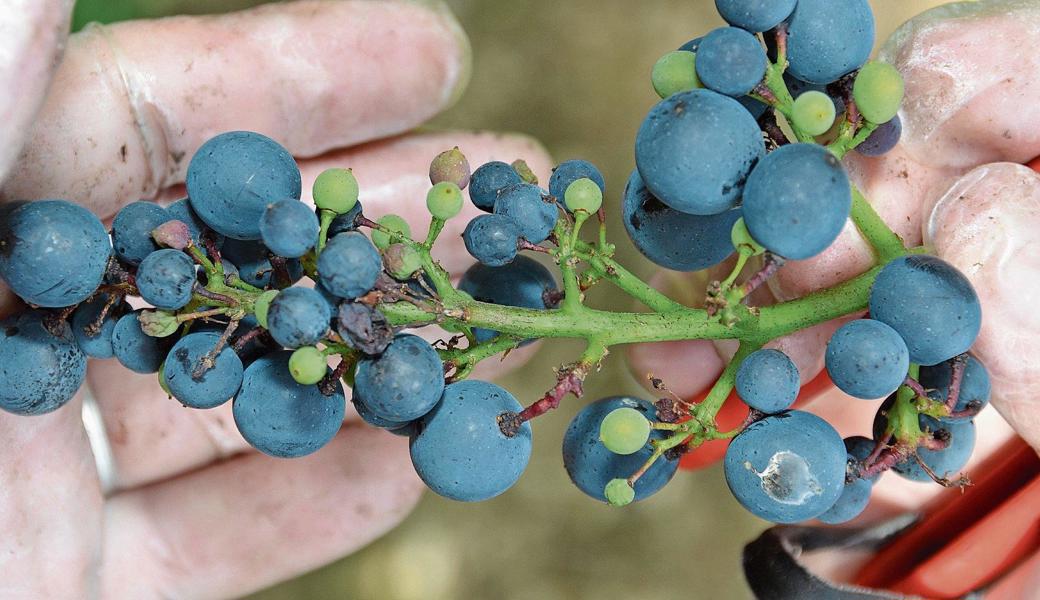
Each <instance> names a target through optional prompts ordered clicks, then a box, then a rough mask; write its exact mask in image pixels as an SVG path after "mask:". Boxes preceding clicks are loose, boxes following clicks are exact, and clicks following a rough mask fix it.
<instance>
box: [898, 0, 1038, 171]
mask: <svg viewBox="0 0 1040 600" xmlns="http://www.w3.org/2000/svg"><path fill="white" fill-rule="evenodd" d="M1037 26H1040V6H1037V4H1036V3H1034V2H1022V1H1020V0H986V1H983V2H959V3H956V4H953V5H950V6H943V7H940V8H937V9H933V10H931V11H928V12H926V13H923V14H922V15H919V16H918V17H916V18H914V19H912V20H910V21H909V22H908V23H907V24H906V25H904V26H903V27H902V28H901V29H900V30H899V31H897V32H896V34H895V35H893V36H892V38H891V39H890V40H889V41H888V43H887V44H886V45H885V47H884V49H883V50H882V52H881V58H882V59H884V60H887V61H888V62H891V63H892V64H894V65H895V66H896V67H897V68H898V69H899V70H900V72H902V74H903V76H904V78H905V79H906V101H905V102H904V104H903V110H902V113H901V115H902V118H903V129H904V136H903V145H904V147H905V148H906V150H907V152H908V154H909V155H910V156H912V157H913V158H914V159H915V160H917V161H918V162H921V163H923V164H926V165H929V166H933V167H953V168H960V169H968V168H971V167H973V166H975V165H979V164H983V163H988V162H994V161H1012V162H1025V161H1027V160H1029V159H1031V158H1033V157H1034V156H1036V155H1038V154H1040V127H1038V125H1040V106H1038V105H1037V103H1035V102H1033V101H1031V99H1032V98H1035V97H1036V96H1037V94H1038V93H1040V82H1038V81H1037V80H1036V77H1035V76H1034V74H1035V73H1036V72H1037V70H1038V69H1040V57H1038V56H1036V54H1035V53H1033V52H1023V48H1031V47H1032V46H1033V44H1034V40H1035V37H1036V28H1037Z"/></svg>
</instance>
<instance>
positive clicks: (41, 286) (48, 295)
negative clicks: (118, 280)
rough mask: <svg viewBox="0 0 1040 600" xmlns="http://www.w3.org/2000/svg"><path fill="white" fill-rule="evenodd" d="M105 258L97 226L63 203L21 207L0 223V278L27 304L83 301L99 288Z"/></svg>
mask: <svg viewBox="0 0 1040 600" xmlns="http://www.w3.org/2000/svg"><path fill="white" fill-rule="evenodd" d="M111 254H112V246H111V244H110V242H109V239H108V232H107V231H105V227H104V226H103V225H102V224H101V221H99V220H98V218H97V217H95V216H94V215H93V214H92V213H91V212H90V211H89V210H87V209H85V208H83V207H82V206H77V205H75V204H72V203H71V202H66V201H65V200H41V201H39V202H27V203H25V204H22V205H20V206H18V207H17V208H15V209H13V210H11V211H10V212H9V213H7V214H5V215H4V217H3V218H0V278H2V279H3V280H4V281H6V282H7V285H8V286H9V287H10V288H11V291H13V292H14V293H15V294H18V295H19V296H20V297H21V298H22V299H23V300H25V301H26V302H28V303H30V304H35V305H37V306H43V307H59V306H72V305H73V304H76V303H78V302H82V301H84V300H86V299H87V298H89V297H90V295H91V294H93V293H94V291H95V290H97V288H98V286H99V285H101V281H102V279H103V278H104V276H105V268H106V267H107V266H108V257H109V255H111Z"/></svg>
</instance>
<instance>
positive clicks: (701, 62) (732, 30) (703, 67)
mask: <svg viewBox="0 0 1040 600" xmlns="http://www.w3.org/2000/svg"><path fill="white" fill-rule="evenodd" d="M696 68H697V77H698V78H700V80H701V83H702V84H704V87H706V88H708V89H711V90H715V91H716V92H718V93H720V94H726V95H727V96H733V97H739V96H743V95H745V94H747V93H748V92H750V91H751V90H752V88H754V87H755V86H756V85H758V84H759V82H761V81H762V76H763V75H765V72H766V53H765V50H764V49H763V48H762V44H761V43H760V42H759V41H758V38H756V37H755V36H753V35H751V34H750V33H748V32H747V31H744V30H743V29H739V28H737V27H720V28H718V29H716V30H714V31H712V32H711V33H709V34H708V35H706V36H704V39H703V40H701V43H700V47H699V48H698V49H697V64H696Z"/></svg>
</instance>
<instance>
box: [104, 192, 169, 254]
mask: <svg viewBox="0 0 1040 600" xmlns="http://www.w3.org/2000/svg"><path fill="white" fill-rule="evenodd" d="M172 220H174V217H173V216H172V215H170V212H169V211H168V210H166V209H165V208H163V207H161V206H159V205H158V204H155V203H154V202H146V201H144V200H139V201H137V202H131V203H130V204H127V205H126V206H124V207H123V208H122V209H120V210H119V212H118V213H116V217H115V219H113V220H112V248H113V249H114V250H115V253H116V256H118V257H119V259H120V260H122V261H123V262H125V263H127V264H130V265H139V264H141V261H142V260H144V259H145V257H146V256H148V255H149V254H151V253H152V252H155V251H156V250H158V249H159V245H158V244H156V243H155V240H153V239H152V230H154V229H155V228H156V227H158V226H160V225H162V224H163V223H165V222H167V221H172Z"/></svg>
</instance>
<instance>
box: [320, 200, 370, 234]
mask: <svg viewBox="0 0 1040 600" xmlns="http://www.w3.org/2000/svg"><path fill="white" fill-rule="evenodd" d="M361 211H362V208H361V201H360V200H358V201H357V203H356V204H354V208H352V209H350V211H349V212H346V213H344V214H342V215H336V218H334V219H332V223H330V224H329V232H328V236H327V238H326V239H330V240H331V239H332V238H334V237H336V236H337V235H339V234H341V233H345V232H347V231H356V230H357V227H356V226H355V225H354V220H355V219H357V216H358V215H360V214H361Z"/></svg>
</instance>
